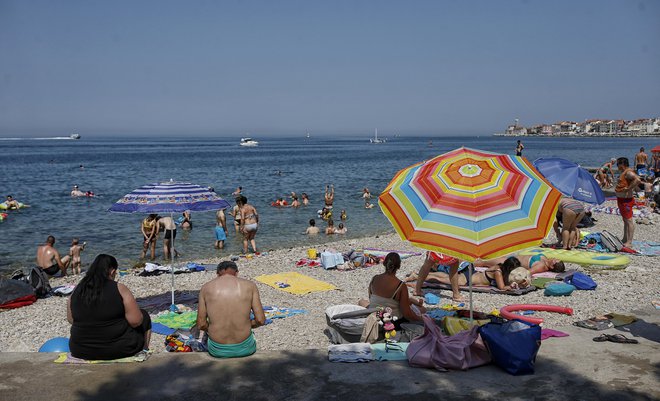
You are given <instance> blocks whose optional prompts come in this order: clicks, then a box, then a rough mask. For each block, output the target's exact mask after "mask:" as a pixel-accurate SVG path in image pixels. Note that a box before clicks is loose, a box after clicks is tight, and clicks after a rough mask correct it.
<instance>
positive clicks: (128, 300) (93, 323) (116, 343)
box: [67, 254, 151, 360]
mask: <svg viewBox="0 0 660 401" xmlns="http://www.w3.org/2000/svg"><path fill="white" fill-rule="evenodd" d="M116 275H117V259H115V258H114V257H112V256H110V255H103V254H101V255H98V256H97V257H96V259H94V262H92V265H91V266H90V267H89V270H88V271H87V274H86V275H85V277H83V279H82V280H80V283H78V285H77V286H76V289H75V290H74V291H73V294H71V298H69V303H68V305H67V320H68V321H69V323H71V339H70V340H69V349H70V350H71V355H73V356H74V357H76V358H82V359H102V360H109V359H119V358H125V357H129V356H133V355H135V354H137V353H139V352H141V351H143V350H148V349H149V340H150V338H151V319H150V318H149V314H148V313H147V312H146V311H144V310H142V309H140V308H138V305H137V302H136V301H135V298H134V297H133V294H132V293H131V291H130V290H129V289H128V288H126V286H125V285H123V284H120V283H117V282H115V276H116Z"/></svg>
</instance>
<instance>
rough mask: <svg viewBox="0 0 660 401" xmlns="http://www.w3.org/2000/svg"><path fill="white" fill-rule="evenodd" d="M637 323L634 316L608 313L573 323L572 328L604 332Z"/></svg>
mask: <svg viewBox="0 0 660 401" xmlns="http://www.w3.org/2000/svg"><path fill="white" fill-rule="evenodd" d="M636 321H637V317H636V316H635V315H623V314H620V313H608V314H605V315H602V316H596V317H592V318H591V319H585V320H580V321H578V322H575V323H573V325H574V326H578V327H582V328H584V329H590V330H599V331H600V330H606V329H611V328H613V327H620V326H625V325H628V324H631V323H634V322H636Z"/></svg>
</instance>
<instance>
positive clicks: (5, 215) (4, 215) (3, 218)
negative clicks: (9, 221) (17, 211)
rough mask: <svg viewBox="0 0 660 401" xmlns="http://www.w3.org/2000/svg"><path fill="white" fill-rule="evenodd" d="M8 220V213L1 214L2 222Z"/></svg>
mask: <svg viewBox="0 0 660 401" xmlns="http://www.w3.org/2000/svg"><path fill="white" fill-rule="evenodd" d="M6 218H7V213H0V221H4V220H5V219H6Z"/></svg>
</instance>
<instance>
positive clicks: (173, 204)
mask: <svg viewBox="0 0 660 401" xmlns="http://www.w3.org/2000/svg"><path fill="white" fill-rule="evenodd" d="M228 207H229V202H227V201H226V200H224V199H222V198H221V197H219V196H218V195H217V194H216V193H215V192H213V191H211V190H210V189H209V188H208V187H203V186H200V185H195V184H191V183H187V182H176V181H173V180H170V181H168V182H163V183H160V184H157V183H156V184H149V185H144V186H141V187H140V188H138V189H136V190H135V191H133V192H131V193H129V194H127V195H125V196H124V197H122V198H121V199H119V200H118V201H117V202H115V203H114V204H113V205H112V206H111V207H110V209H108V211H109V212H114V213H146V214H150V213H170V215H171V216H172V217H173V215H174V213H182V212H184V211H186V210H190V211H193V212H204V211H212V210H221V209H226V208H228ZM172 251H174V238H172ZM173 253H174V252H172V253H170V263H171V262H172V258H173V257H174V255H173ZM170 269H171V272H172V307H171V308H170V309H172V310H175V309H176V307H174V267H173V266H170Z"/></svg>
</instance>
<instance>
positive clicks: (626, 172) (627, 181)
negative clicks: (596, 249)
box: [614, 157, 641, 247]
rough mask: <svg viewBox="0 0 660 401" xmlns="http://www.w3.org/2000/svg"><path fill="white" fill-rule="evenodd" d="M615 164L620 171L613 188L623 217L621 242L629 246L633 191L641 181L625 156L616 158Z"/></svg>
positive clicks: (631, 229)
mask: <svg viewBox="0 0 660 401" xmlns="http://www.w3.org/2000/svg"><path fill="white" fill-rule="evenodd" d="M616 166H617V168H618V169H619V171H620V172H621V175H620V176H619V181H618V182H617V184H616V188H615V189H614V191H615V193H616V203H617V205H618V206H619V211H620V212H621V218H622V219H623V238H622V239H621V242H623V245H624V246H627V247H630V246H631V245H632V241H633V235H634V234H635V222H634V220H633V206H634V205H635V199H634V197H633V192H634V191H635V188H637V186H638V185H639V183H640V182H641V181H640V179H639V176H638V175H637V174H635V172H634V171H633V169H631V168H630V162H629V161H628V158H627V157H619V158H618V159H617V160H616Z"/></svg>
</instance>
